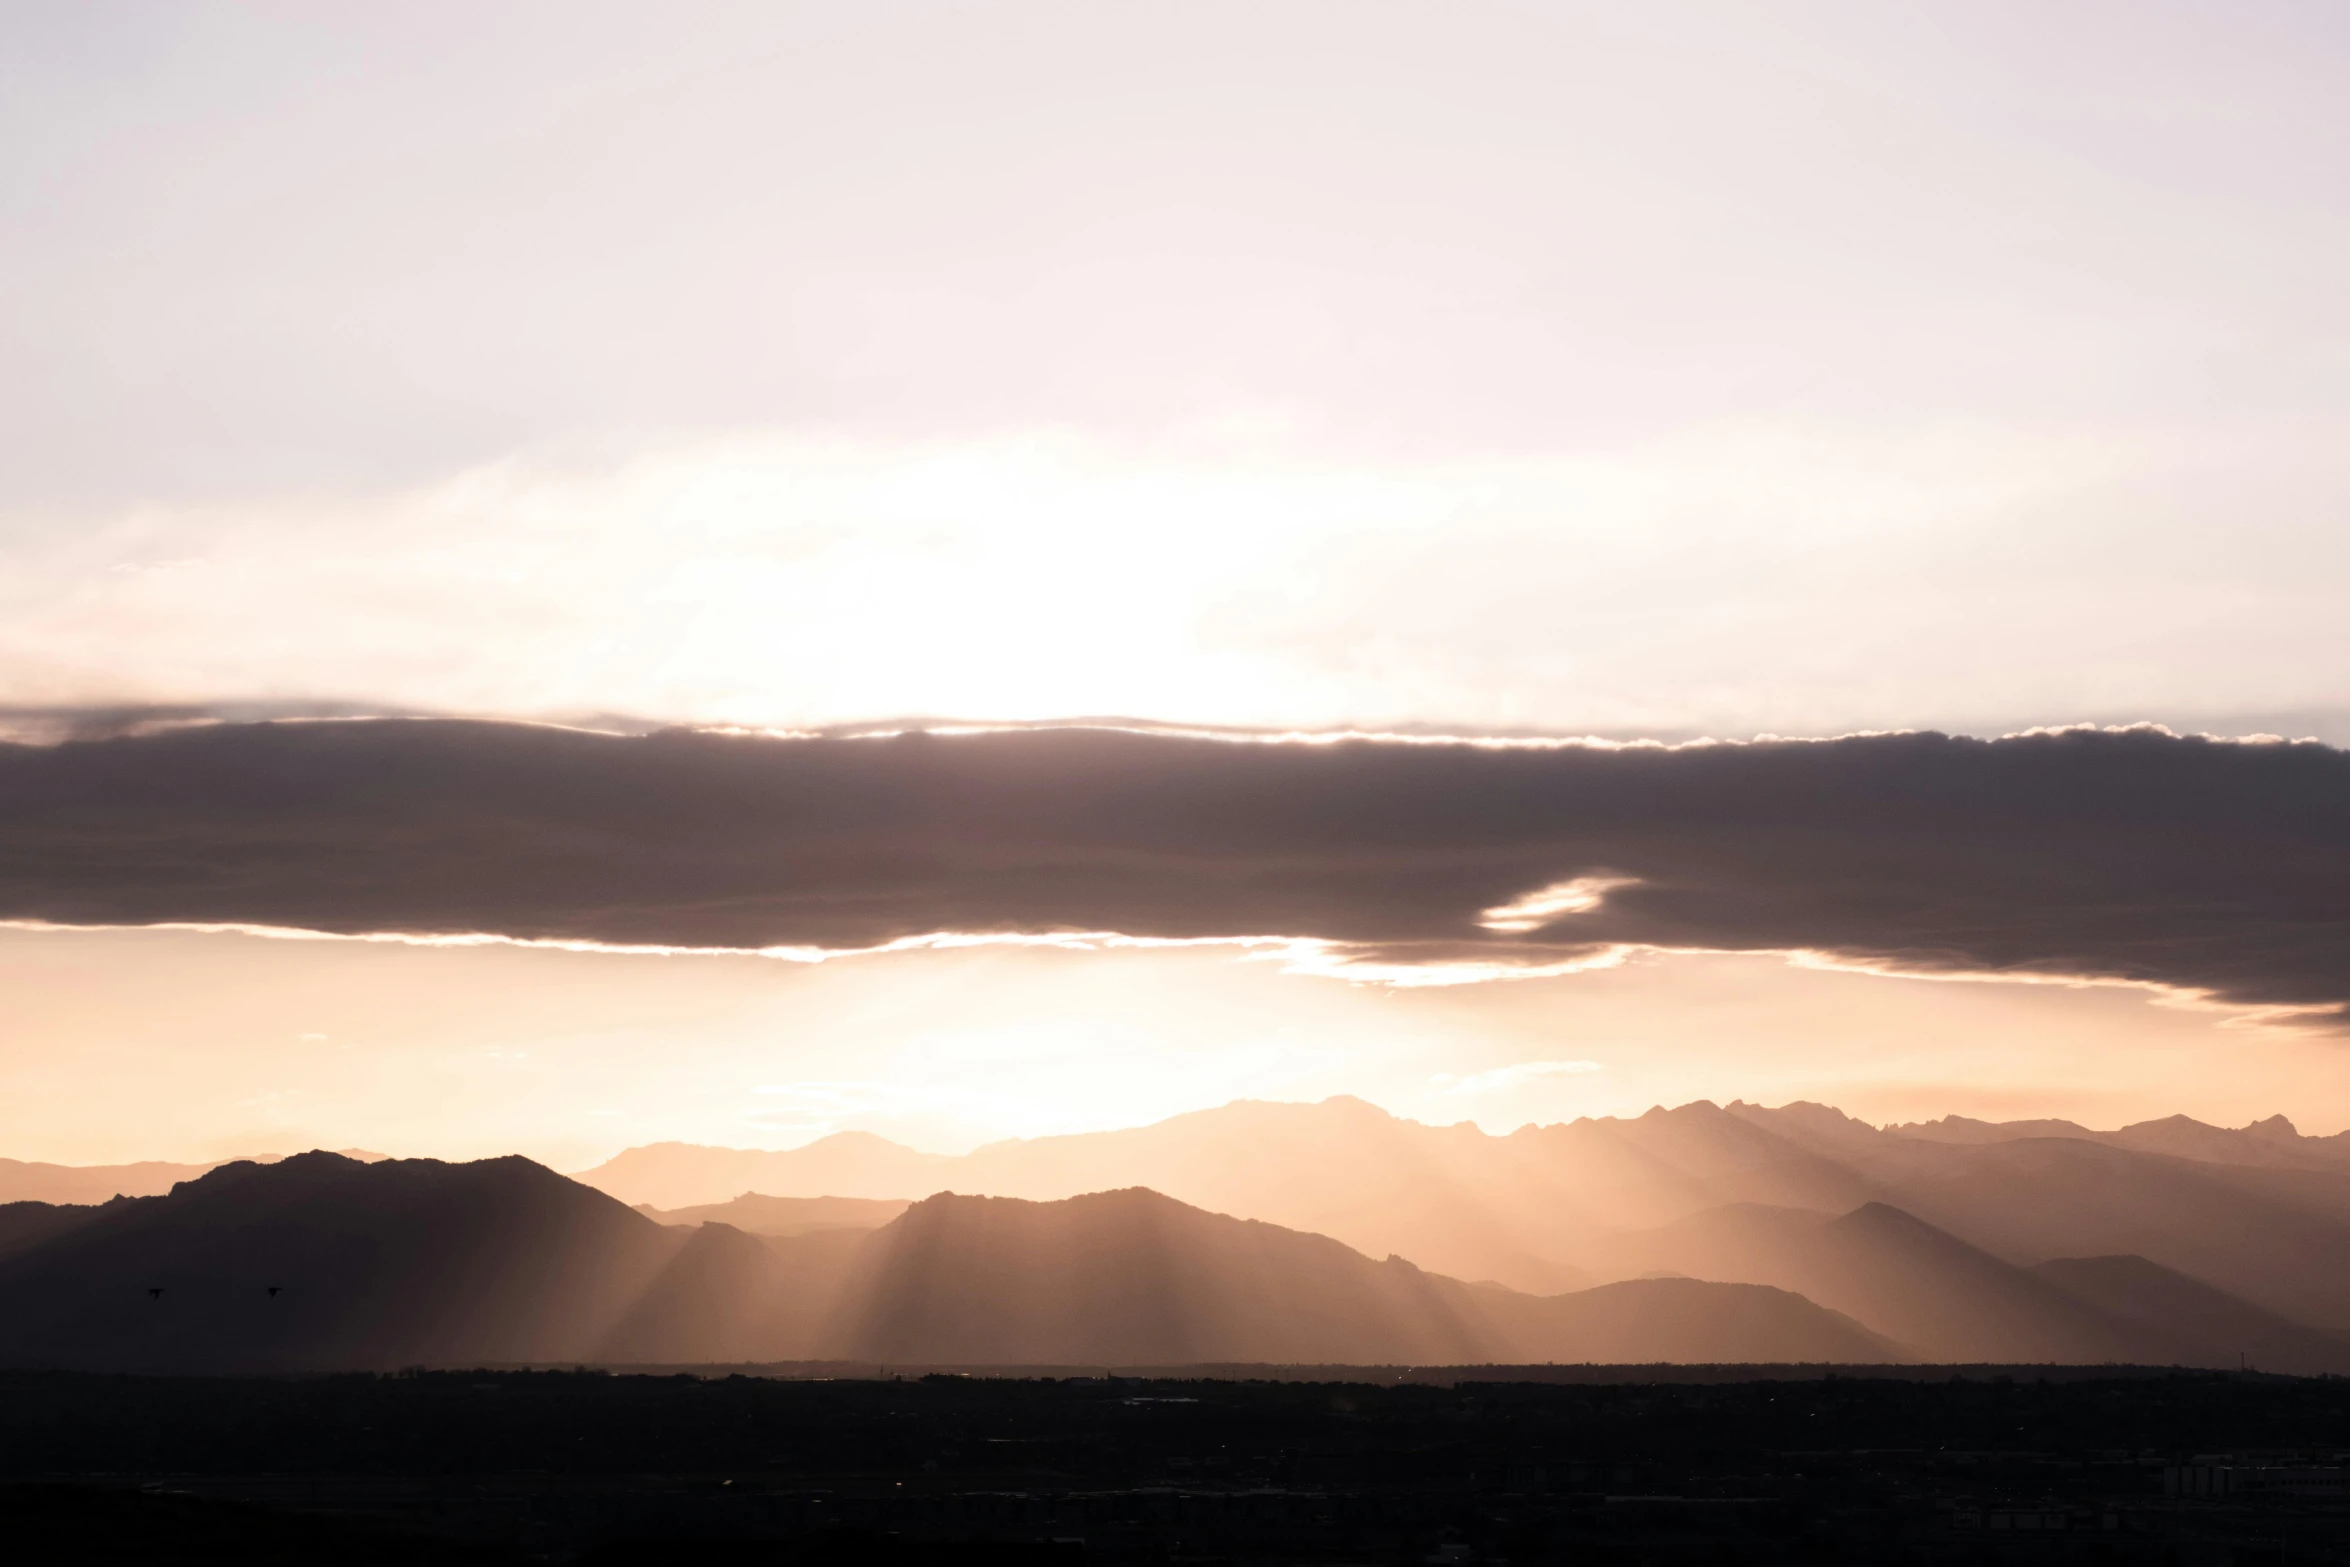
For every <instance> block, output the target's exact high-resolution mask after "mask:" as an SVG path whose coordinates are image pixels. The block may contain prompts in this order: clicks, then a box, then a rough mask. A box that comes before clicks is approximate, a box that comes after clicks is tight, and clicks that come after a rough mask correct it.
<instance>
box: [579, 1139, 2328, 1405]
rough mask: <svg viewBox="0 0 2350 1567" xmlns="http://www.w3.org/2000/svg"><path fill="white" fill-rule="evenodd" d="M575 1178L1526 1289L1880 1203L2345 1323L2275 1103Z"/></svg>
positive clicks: (2314, 1171) (1161, 1148)
mask: <svg viewBox="0 0 2350 1567" xmlns="http://www.w3.org/2000/svg"><path fill="white" fill-rule="evenodd" d="M580 1178H581V1179H582V1180H584V1181H587V1182H589V1183H590V1184H594V1185H597V1186H600V1187H602V1188H604V1189H606V1190H609V1191H612V1192H614V1193H616V1194H618V1195H620V1196H622V1197H624V1198H626V1199H628V1200H630V1201H640V1202H641V1201H651V1200H655V1198H654V1197H653V1196H651V1195H649V1194H653V1193H660V1194H662V1195H661V1196H660V1198H659V1199H658V1200H661V1201H664V1202H667V1203H671V1204H677V1203H682V1202H684V1201H685V1200H687V1199H689V1198H695V1197H698V1196H704V1195H728V1196H731V1195H733V1194H735V1193H739V1192H742V1191H745V1190H751V1191H757V1192H762V1193H767V1194H770V1195H775V1196H817V1195H827V1194H829V1195H855V1196H868V1197H885V1196H887V1197H900V1198H904V1197H912V1196H916V1195H919V1194H920V1193H922V1192H924V1191H935V1190H937V1189H939V1188H941V1187H948V1188H951V1189H953V1190H956V1191H966V1192H979V1193H986V1194H989V1195H995V1196H1011V1197H1025V1198H1030V1199H1035V1200H1050V1199H1056V1198H1061V1197H1068V1196H1073V1195H1075V1194H1077V1193H1079V1192H1085V1191H1098V1190H1104V1189H1112V1188H1116V1187H1121V1186H1129V1185H1143V1186H1149V1187H1151V1188H1152V1189H1154V1190H1157V1191H1160V1192H1164V1193H1166V1194H1167V1195H1169V1196H1172V1197H1175V1198H1177V1199H1179V1200H1181V1201H1184V1202H1188V1203H1192V1204H1194V1205H1196V1206H1199V1207H1204V1208H1209V1209H1212V1210H1215V1211H1218V1212H1224V1213H1231V1214H1236V1215H1239V1216H1241V1217H1245V1218H1255V1219H1262V1220H1265V1221H1267V1222H1269V1223H1275V1224H1281V1225H1285V1226H1288V1227H1290V1228H1295V1229H1301V1230H1310V1231H1314V1232H1316V1233H1320V1234H1325V1235H1329V1236H1331V1237H1333V1238H1334V1239H1337V1240H1340V1241H1343V1242H1345V1243H1346V1244H1347V1245H1350V1246H1353V1247H1355V1248H1356V1249H1357V1250H1360V1251H1364V1252H1367V1253H1370V1254H1372V1255H1374V1256H1382V1255H1386V1254H1388V1253H1396V1254H1399V1255H1402V1256H1406V1257H1410V1258H1411V1259H1412V1260H1413V1261H1414V1262H1416V1263H1418V1264H1420V1265H1421V1266H1423V1267H1426V1268H1429V1269H1432V1270H1433V1271H1436V1272H1440V1273H1444V1274H1448V1275H1452V1276H1455V1277H1460V1278H1467V1279H1484V1280H1493V1281H1496V1282H1499V1283H1502V1284H1506V1285H1509V1286H1511V1287H1513V1288H1516V1289H1520V1290H1524V1291H1528V1292H1531V1293H1537V1294H1551V1293H1557V1292H1560V1291H1563V1290H1568V1289H1573V1288H1576V1287H1579V1286H1586V1285H1589V1284H1592V1283H1596V1282H1601V1281H1605V1280H1609V1279H1615V1278H1621V1277H1624V1276H1626V1275H1625V1273H1624V1265H1623V1262H1622V1260H1621V1259H1622V1256H1623V1242H1624V1238H1625V1237H1627V1236H1630V1235H1635V1234H1639V1233H1642V1232H1646V1231H1651V1230H1656V1229H1659V1228H1661V1227H1664V1226H1668V1225H1672V1224H1675V1223H1677V1222H1679V1221H1681V1220H1684V1219H1690V1218H1694V1217H1696V1216H1697V1215H1700V1214H1703V1213H1706V1212H1708V1211H1710V1210H1713V1209H1717V1208H1725V1207H1734V1206H1741V1205H1760V1206H1765V1207H1777V1208H1792V1209H1803V1210H1808V1211H1812V1212H1816V1213H1824V1214H1830V1215H1836V1214H1845V1213H1850V1212H1851V1211H1852V1210H1854V1209H1856V1208H1859V1207H1861V1206H1862V1205H1864V1204H1867V1203H1871V1202H1876V1203H1882V1204H1885V1205H1887V1206H1889V1207H1892V1208H1895V1209H1899V1210H1901V1211H1902V1212H1904V1213H1908V1214H1911V1215H1914V1216H1916V1217H1917V1218H1919V1219H1922V1220H1924V1221H1926V1222H1927V1223H1928V1224H1930V1225H1932V1226H1933V1227H1935V1228H1936V1229H1938V1230H1941V1231H1944V1232H1946V1233H1947V1234H1949V1235H1950V1236H1952V1237H1954V1238H1956V1239H1957V1240H1959V1241H1961V1242H1964V1243H1965V1244H1967V1245H1968V1246H1971V1247H1973V1248H1975V1249H1976V1250H1979V1251H1982V1252H1985V1253H1988V1254H1989V1255H1990V1256H1991V1257H1993V1258H1994V1259H1996V1260H1998V1261H2000V1262H2002V1263H2006V1264H2012V1265H2015V1266H2017V1267H2022V1268H2028V1267H2030V1266H2032V1265H2034V1264H2037V1263H2040V1262H2045V1261H2049V1260H2051V1259H2054V1258H2063V1257H2097V1256H2124V1255H2136V1256H2142V1257H2144V1258H2146V1259H2148V1260H2149V1261H2151V1262H2153V1263H2156V1264H2158V1265H2160V1266H2162V1267H2164V1268H2168V1269H2170V1270H2172V1271H2174V1272H2177V1273H2180V1274H2183V1275H2186V1276H2187V1277H2189V1278H2191V1279H2194V1280H2197V1281H2200V1282H2202V1283H2204V1284H2206V1285H2209V1286H2211V1287H2214V1288H2216V1289H2219V1290H2221V1291H2223V1292H2225V1293H2227V1294H2230V1295H2234V1296H2238V1297H2241V1298H2242V1299H2243V1300H2245V1301H2247V1302H2250V1303H2252V1304H2254V1305H2256V1306H2258V1307H2260V1308H2262V1309H2264V1310H2266V1311H2268V1312H2270V1313H2272V1314H2275V1315H2279V1316H2282V1317H2285V1318H2289V1319H2292V1320H2296V1321H2302V1322H2307V1323H2312V1324H2315V1325H2316V1326H2318V1327H2321V1328H2326V1329H2332V1330H2350V1143H2346V1142H2345V1140H2344V1139H2343V1138H2318V1137H2302V1136H2300V1135H2299V1134H2298V1133H2297V1132H2295V1131H2294V1130H2293V1128H2292V1126H2291V1124H2290V1123H2289V1122H2286V1121H2285V1120H2284V1119H2283V1118H2282V1117H2274V1118H2271V1119H2270V1120H2267V1121H2262V1122H2256V1123H2254V1124H2253V1125H2252V1126H2249V1127H2241V1128H2233V1129H2230V1128H2222V1127H2210V1126H2204V1125H2203V1124H2202V1123H2200V1122H2194V1121H2189V1120H2187V1119H2185V1118H2184V1117H2173V1118H2171V1119H2169V1120H2164V1121H2151V1122H2145V1123H2141V1124H2139V1125H2137V1126H2131V1127H2124V1128H2122V1129H2121V1130H2119V1131H2117V1132H2091V1131H2088V1130H2086V1129H2084V1128H2080V1127H2077V1126H2074V1125H2073V1124H2072V1123H2070V1122H2056V1121H2036V1122H2019V1123H2010V1124H2008V1125H2005V1126H2000V1125H1996V1124H1993V1123H1987V1122H1975V1121H1963V1120H1961V1119H1958V1118H1951V1119H1947V1120H1945V1121H1941V1122H1935V1123H1930V1124H1925V1125H1920V1126H1909V1127H1896V1128H1890V1129H1884V1128H1878V1127H1874V1126H1870V1125H1868V1124H1866V1123H1865V1122H1861V1121H1857V1120H1854V1119H1852V1118H1850V1117H1848V1116H1845V1115H1843V1114H1842V1113H1840V1112H1838V1111H1836V1110H1834V1109H1831V1108H1829V1107H1826V1106H1823V1105H1811V1104H1792V1105H1785V1106H1781V1107H1778V1108H1776V1109H1766V1108H1764V1107H1762V1106H1759V1105H1749V1104H1743V1103H1738V1102H1733V1103H1731V1104H1729V1105H1726V1106H1723V1105H1714V1104H1711V1103H1707V1102H1704V1101H1699V1102H1697V1103H1694V1104H1688V1105H1682V1106H1680V1107H1678V1108H1675V1109H1670V1110H1668V1109H1663V1108H1659V1109H1656V1110H1652V1111H1650V1112H1648V1113H1647V1114H1646V1115H1642V1116H1637V1117H1631V1118H1626V1119H1617V1118H1612V1117H1603V1118H1590V1119H1583V1120H1577V1121H1573V1122H1569V1123H1565V1124H1562V1125H1554V1126H1539V1127H1525V1128H1521V1129H1520V1130H1518V1131H1516V1132H1513V1133H1511V1134H1509V1135H1507V1136H1492V1135H1488V1134H1487V1133H1485V1132H1483V1131H1481V1130H1479V1129H1478V1128H1476V1127H1475V1126H1471V1125H1459V1126H1444V1127H1436V1126H1423V1125H1420V1124H1418V1123H1416V1122H1412V1121H1406V1120H1401V1119H1398V1118H1396V1117H1394V1116H1390V1115H1388V1114H1387V1113H1386V1112H1384V1111H1382V1110H1379V1109H1378V1108H1376V1107H1375V1106H1372V1105H1369V1104H1366V1103H1364V1102H1362V1101H1361V1100H1356V1099H1344V1098H1341V1099H1332V1100H1327V1101H1324V1102H1323V1103H1320V1104H1260V1103H1251V1102H1243V1103H1239V1104H1233V1105H1227V1106H1224V1107H1223V1108H1221V1109H1217V1110H1209V1111H1201V1112H1198V1113H1195V1114H1191V1115H1184V1116H1177V1117H1174V1118H1173V1119H1170V1120H1167V1121H1163V1122H1160V1123H1158V1124H1157V1125H1154V1126H1148V1127H1141V1128H1136V1129H1133V1130H1129V1131H1118V1132H1101V1133H1092V1134H1088V1135H1084V1136H1077V1137H1048V1138H1036V1139H1030V1140H1025V1141H1016V1142H1007V1143H996V1144H991V1145H989V1146H987V1147H984V1148H980V1149H977V1150H975V1151H974V1152H972V1153H970V1154H967V1155H962V1156H957V1157H945V1156H940V1155H934V1154H923V1153H916V1152H915V1151H913V1150H911V1149H903V1148H898V1147H896V1145H894V1144H890V1143H888V1142H886V1141H884V1140H882V1139H880V1138H877V1137H873V1136H871V1135H869V1134H864V1133H850V1134H843V1135H841V1136H838V1137H832V1138H826V1139H823V1140H821V1141H818V1142H816V1143H812V1144H810V1145H808V1146H807V1147H805V1148H800V1149H795V1150H791V1151H789V1152H783V1153H767V1152H755V1151H745V1150H734V1149H703V1148H696V1147H692V1146H689V1145H683V1144H664V1145H657V1146H654V1147H649V1148H638V1149H631V1150H629V1151H628V1152H627V1153H625V1154H622V1155H620V1156H619V1157H618V1158H616V1159H614V1160H612V1161H610V1162H609V1163H607V1164H604V1165H602V1166H599V1167H597V1168H596V1169H594V1170H590V1171H587V1172H585V1173H584V1174H583V1175H582V1176H581V1177H580ZM893 1183H894V1184H893ZM1660 1266H1662V1264H1660ZM1685 1271H1694V1270H1685ZM1872 1325H1874V1326H1878V1327H1880V1328H1882V1327H1883V1324H1872ZM1886 1331H1890V1329H1886ZM1895 1336H1896V1337H1898V1336H1899V1335H1898V1334H1896V1335H1895ZM2065 1342H2073V1340H2066V1341H2065ZM2232 1359H2233V1356H2232V1355H2231V1356H2230V1361H2231V1363H2232Z"/></svg>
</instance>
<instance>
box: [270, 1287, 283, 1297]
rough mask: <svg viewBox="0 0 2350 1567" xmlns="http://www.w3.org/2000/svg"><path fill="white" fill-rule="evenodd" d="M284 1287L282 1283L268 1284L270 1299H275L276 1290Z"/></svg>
mask: <svg viewBox="0 0 2350 1567" xmlns="http://www.w3.org/2000/svg"><path fill="white" fill-rule="evenodd" d="M284 1288H285V1286H284V1285H282V1284H272V1285H270V1286H269V1298H270V1299H271V1300H275V1299H277V1292H278V1291H279V1290H281V1289H284Z"/></svg>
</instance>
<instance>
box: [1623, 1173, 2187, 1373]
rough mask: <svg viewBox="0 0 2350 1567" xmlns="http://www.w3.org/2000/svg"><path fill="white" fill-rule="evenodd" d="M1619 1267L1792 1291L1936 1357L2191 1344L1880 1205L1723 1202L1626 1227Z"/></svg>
mask: <svg viewBox="0 0 2350 1567" xmlns="http://www.w3.org/2000/svg"><path fill="white" fill-rule="evenodd" d="M1615 1265H1616V1268H1617V1269H1618V1270H1619V1271H1624V1272H1634V1271H1641V1270H1654V1269H1673V1270H1675V1271H1678V1272H1681V1273H1687V1274H1694V1275H1697V1276H1699V1277H1703V1278H1714V1279H1735V1280H1743V1281H1747V1282H1752V1283H1757V1284H1771V1285H1776V1286H1777V1287H1779V1288H1781V1289H1786V1290H1793V1291H1796V1292H1797V1293H1799V1294H1802V1295H1804V1296H1806V1297H1808V1298H1809V1299H1811V1300H1814V1301H1817V1302H1818V1303H1819V1304H1821V1305H1823V1306H1825V1307H1827V1308H1829V1309H1830V1310H1833V1311H1840V1312H1843V1313H1845V1314H1847V1315H1849V1316H1851V1317H1854V1318H1857V1319H1858V1320H1859V1321H1861V1322H1862V1323H1865V1324H1867V1325H1868V1326H1869V1327H1870V1328H1873V1329H1875V1330H1876V1331H1877V1332H1879V1333H1883V1334H1886V1335H1888V1336H1889V1337H1891V1338H1893V1339H1895V1340H1897V1341H1898V1342H1900V1343H1901V1344H1903V1345H1905V1346H1907V1347H1908V1348H1909V1349H1910V1350H1911V1351H1912V1352H1914V1353H1915V1354H1917V1355H1920V1356H1922V1357H1924V1358H1926V1359H1928V1360H1936V1361H2059V1362H2069V1363H2090V1364H2095V1363H2100V1362H2104V1361H2120V1360H2149V1359H2150V1360H2154V1361H2157V1362H2168V1361H2171V1360H2174V1359H2177V1358H2178V1357H2179V1352H2180V1350H2181V1348H2182V1347H2183V1346H2181V1345H2180V1344H2179V1343H2177V1342H2175V1341H2173V1340H2170V1339H2167V1338H2159V1337H2157V1336H2155V1335H2152V1334H2150V1333H2147V1332H2144V1331H2133V1329H2132V1328H2131V1327H2130V1325H2128V1324H2126V1323H2123V1322H2121V1321H2118V1320H2116V1319H2113V1318H2111V1317H2109V1316H2108V1315H2107V1314H2105V1313H2104V1312H2103V1311H2102V1310H2100V1309H2098V1308H2096V1307H2093V1306H2090V1305H2088V1304H2086V1303H2084V1302H2082V1301H2080V1300H2078V1299H2076V1298H2074V1297H2073V1296H2071V1295H2069V1294H2067V1293H2066V1292H2064V1291H2063V1290H2060V1289H2058V1288H2057V1287H2056V1286H2055V1285H2053V1284H2052V1283H2050V1282H2049V1281H2047V1280H2044V1279H2039V1278H2035V1277H2033V1276H2032V1275H2031V1274H2029V1273H2026V1272H2025V1271H2024V1270H2022V1269H2020V1268H2016V1267H2013V1266H2011V1265H2010V1264H2008V1263H2005V1262H2002V1261H2000V1260H1999V1259H1998V1258H1997V1257H1994V1256H1992V1255H1990V1254H1989V1253H1987V1252H1984V1251H1980V1250H1978V1249H1977V1248H1975V1247H1972V1246H1969V1245H1967V1244H1966V1243H1965V1242H1964V1241H1961V1240H1959V1239H1958V1238H1957V1237H1955V1236H1953V1235H1950V1234H1947V1233H1945V1232H1944V1231H1942V1230H1939V1229H1936V1228H1935V1227H1934V1226H1932V1225H1930V1224H1927V1223H1926V1222H1924V1221H1923V1220H1921V1219H1918V1218H1915V1217H1913V1216H1912V1215H1910V1214H1907V1213H1904V1212H1902V1211H1901V1210H1900V1209H1898V1208H1892V1207H1888V1206H1886V1205H1885V1204H1883V1203H1867V1204H1864V1205H1863V1206H1861V1207H1859V1208H1857V1209H1855V1210H1853V1211H1852V1212H1851V1213H1848V1214H1846V1215H1844V1216H1843V1217H1841V1218H1834V1219H1831V1218H1829V1217H1827V1216H1826V1215H1824V1214H1819V1213H1813V1212H1806V1211H1803V1210H1799V1209H1784V1208H1764V1207H1756V1206H1740V1207H1732V1208H1723V1209H1718V1210H1716V1211H1714V1212H1712V1213H1707V1214H1701V1215H1698V1216H1696V1217H1695V1218H1692V1219H1689V1220H1685V1221H1683V1222H1681V1223H1679V1224H1676V1225H1672V1226H1669V1227H1667V1228H1665V1229H1662V1230H1658V1231H1654V1232H1651V1233H1650V1234H1647V1235H1643V1236H1635V1237H1628V1238H1627V1239H1626V1241H1625V1242H1623V1243H1622V1244H1621V1245H1620V1246H1619V1247H1618V1249H1617V1250H1616V1253H1615Z"/></svg>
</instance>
